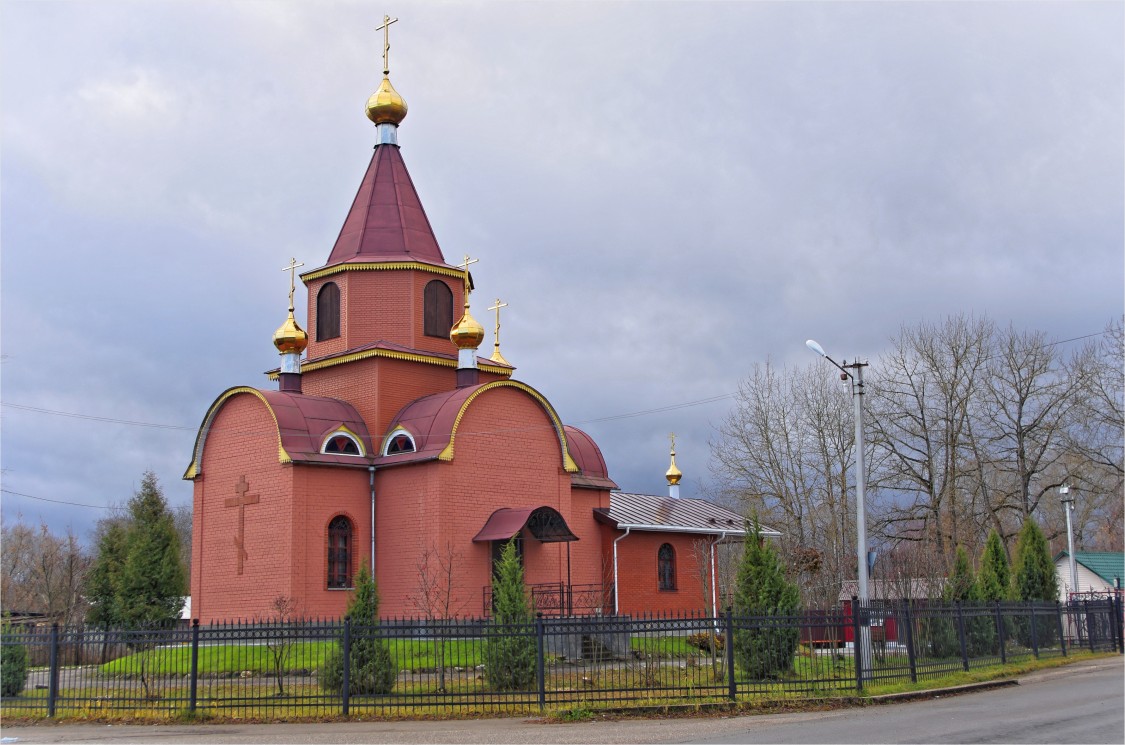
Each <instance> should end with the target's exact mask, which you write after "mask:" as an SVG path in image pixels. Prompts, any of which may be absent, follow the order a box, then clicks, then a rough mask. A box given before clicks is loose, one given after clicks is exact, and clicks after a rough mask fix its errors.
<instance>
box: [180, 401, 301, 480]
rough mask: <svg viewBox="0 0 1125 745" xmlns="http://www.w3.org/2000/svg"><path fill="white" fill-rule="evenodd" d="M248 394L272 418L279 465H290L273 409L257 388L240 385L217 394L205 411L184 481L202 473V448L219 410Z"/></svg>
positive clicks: (291, 460) (290, 459)
mask: <svg viewBox="0 0 1125 745" xmlns="http://www.w3.org/2000/svg"><path fill="white" fill-rule="evenodd" d="M241 393H249V394H250V395H252V396H256V397H257V398H258V400H259V401H261V402H262V403H263V404H264V405H265V407H266V411H268V412H269V413H270V417H272V418H273V426H274V429H276V430H277V460H278V462H279V463H292V462H293V459H292V458H291V457H289V453H287V452H285V447H284V446H283V445H282V444H281V426H280V425H278V423H277V414H276V413H274V410H273V407H272V406H270V402H269V401H267V400H266V397H265V395H263V394H262V392H261V391H259V390H258V389H257V388H251V387H250V386H248V385H240V386H236V387H234V388H228V389H227V390H225V391H223V392H222V393H221V394H219V397H218V398H216V399H215V402H214V403H212V404H211V406H210V408H208V409H207V413H206V414H205V415H204V416H203V423H202V424H200V425H199V432H198V433H196V435H195V446H194V447H193V448H192V451H191V453H192V455H191V463H190V464H189V465H188V469H187V470H186V471H184V476H183V478H184V480H185V481H193V480H195V479H196V478H197V477H198V476H199V475H200V474H202V473H203V446H204V445H206V444H207V433H208V432H210V431H211V423H212V422H213V421H215V417H216V416H218V414H219V409H221V408H222V407H223V404H225V403H226V402H227V401H228V400H230V399H231V398H233V397H235V396H237V395H239V394H241Z"/></svg>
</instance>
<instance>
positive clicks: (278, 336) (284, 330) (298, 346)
mask: <svg viewBox="0 0 1125 745" xmlns="http://www.w3.org/2000/svg"><path fill="white" fill-rule="evenodd" d="M273 345H274V346H275V347H277V351H278V352H281V353H282V354H289V353H292V352H296V353H297V354H300V353H301V352H303V351H305V347H307V346H308V345H309V335H308V334H306V333H305V332H304V331H302V330H301V327H300V326H298V325H297V321H296V319H294V318H293V311H292V310H290V311H289V317H288V318H286V319H285V323H283V324H281V326H279V327H278V329H277V331H275V332H274V333H273Z"/></svg>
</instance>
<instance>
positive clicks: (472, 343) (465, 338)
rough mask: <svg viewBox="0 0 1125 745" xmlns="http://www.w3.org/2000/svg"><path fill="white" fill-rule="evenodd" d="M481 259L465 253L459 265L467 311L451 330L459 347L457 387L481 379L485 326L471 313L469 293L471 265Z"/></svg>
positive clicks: (450, 338)
mask: <svg viewBox="0 0 1125 745" xmlns="http://www.w3.org/2000/svg"><path fill="white" fill-rule="evenodd" d="M477 261H479V259H470V258H469V255H468V254H465V260H464V261H462V262H461V263H460V264H459V265H458V266H459V267H460V268H461V271H463V272H464V273H465V313H464V315H462V316H461V320H459V321H458V322H457V323H455V324H453V328H452V329H450V331H449V340H450V341H451V342H453V343H454V345H456V347H457V387H458V388H463V387H464V386H467V385H476V384H477V382H479V380H480V371H479V370H478V369H477V348H478V347H480V343H481V342H482V341H484V326H481V325H480V324H479V323H477V320H476V319H475V318H473V317H472V315H471V314H470V313H469V293H470V292H471V291H472V289H473V283H472V279H471V278H470V275H469V265H470V264H475V263H477Z"/></svg>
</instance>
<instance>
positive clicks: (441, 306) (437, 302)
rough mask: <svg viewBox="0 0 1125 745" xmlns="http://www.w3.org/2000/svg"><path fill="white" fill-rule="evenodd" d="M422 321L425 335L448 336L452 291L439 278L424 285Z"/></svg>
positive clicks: (451, 320)
mask: <svg viewBox="0 0 1125 745" xmlns="http://www.w3.org/2000/svg"><path fill="white" fill-rule="evenodd" d="M424 301H425V303H424V304H425V309H424V323H423V327H424V330H425V332H426V336H439V337H447V336H449V330H450V329H451V328H453V291H452V290H450V289H449V285H447V284H446V283H445V282H442V281H441V280H440V279H435V280H434V281H432V282H430V283H429V284H428V285H426V292H425V296H424Z"/></svg>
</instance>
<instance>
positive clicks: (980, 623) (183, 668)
mask: <svg viewBox="0 0 1125 745" xmlns="http://www.w3.org/2000/svg"><path fill="white" fill-rule="evenodd" d="M853 607H858V611H857V612H856V613H851V612H850V611H844V610H841V611H836V612H832V611H829V612H824V611H819V612H816V613H813V612H803V613H800V614H798V615H794V616H771V617H742V616H738V615H735V614H733V613H732V612H731V611H729V610H728V611H727V612H725V613H724V614H722V615H720V616H718V617H709V616H702V615H681V616H651V617H622V616H575V617H545V616H539V617H538V618H537V619H535V620H534V621H533V622H531V623H526V624H518V625H502V624H498V623H495V622H492V621H489V620H487V619H475V620H448V621H443V620H419V619H391V620H384V621H382V622H381V623H380V624H379V625H377V626H359V625H354V624H352V623H350V622H346V621H345V622H339V621H332V622H323V621H295V622H287V623H237V624H220V625H212V626H200V625H199V624H198V623H195V624H193V625H192V626H191V627H189V628H173V629H150V630H120V629H114V630H106V629H101V630H95V629H89V628H85V629H68V628H60V627H57V626H54V627H47V628H43V627H40V628H29V629H18V628H17V629H9V630H8V631H7V632H6V633H5V636H4V642H3V645H4V648H3V655H4V657H5V662H4V666H5V667H8V665H9V663H10V661H11V659H15V657H18V656H20V652H19V650H17V649H16V647H17V646H20V647H22V648H23V650H25V651H26V652H27V655H28V658H29V660H30V669H29V673H28V677H27V681H26V684H25V686H24V688H23V689H22V690H21V691H20V692H19V693H17V694H16V695H11V696H7V695H6V696H4V697H3V699H2V706H3V713H4V715H5V716H22V715H27V716H43V715H46V716H85V717H94V718H96V717H97V716H99V715H105V716H133V715H146V716H151V715H153V714H158V713H161V712H163V713H166V714H167V715H172V714H176V713H182V712H196V713H201V714H207V713H210V714H215V715H222V716H236V717H257V716H270V717H294V718H296V717H315V716H331V715H341V714H342V715H345V716H347V715H349V714H351V713H356V712H360V713H375V712H377V713H380V714H386V715H394V714H396V713H406V712H407V711H413V712H415V713H421V714H426V713H434V714H438V713H444V712H460V713H466V712H481V713H489V712H492V713H500V712H504V713H513V712H514V713H519V712H524V711H526V712H532V711H538V710H540V709H542V708H544V707H547V706H557V705H578V706H582V707H586V708H598V707H603V706H622V705H626V706H627V705H629V704H631V703H636V702H650V703H651V702H692V703H705V702H720V701H746V700H752V699H763V700H766V699H785V698H792V697H824V696H838V695H845V694H854V693H856V692H857V691H859V692H862V691H864V690H871V689H874V688H877V687H878V686H880V685H883V684H891V683H900V682H906V681H913V682H917V681H924V680H926V679H928V678H935V677H939V676H942V675H947V674H949V673H952V672H957V671H965V670H972V669H974V668H979V667H983V666H988V665H994V664H1003V663H1012V662H1020V661H1024V660H1028V659H1032V658H1043V657H1057V656H1066V655H1068V654H1071V653H1073V652H1074V651H1075V650H1078V649H1081V650H1084V651H1090V652H1098V651H1118V652H1120V651H1122V650H1123V649H1125V644H1123V640H1122V607H1121V600H1120V599H1117V600H1104V601H1086V602H1081V603H1070V604H1067V605H1060V604H1057V603H1056V604H1015V603H994V604H987V605H984V604H982V605H967V604H966V605H962V604H956V605H942V606H935V605H928V606H919V605H911V604H908V603H900V604H872V605H869V606H858V605H857V604H854V603H853ZM731 640H734V643H733V644H731V643H730V642H731ZM763 640H765V643H766V644H767V646H762V644H763ZM770 640H778V642H779V644H780V645H781V646H782V647H784V649H782V650H781V651H780V652H778V651H777V650H774V649H771V648H770V647H769V646H768V644H769V643H772V642H770ZM751 641H754V644H757V646H754V644H751V643H750V642H751ZM747 650H750V651H749V652H748V651H747ZM790 652H792V653H791V654H790ZM9 655H13V657H11V658H9ZM755 655H760V656H764V657H769V658H771V659H772V658H774V657H777V658H778V659H781V660H782V664H780V666H775V667H774V668H772V669H771V668H770V667H769V666H764V667H763V666H762V665H760V664H758V662H760V661H761V660H759V659H756V658H755ZM345 663H347V664H345ZM379 670H384V671H389V672H386V673H385V674H380V673H379V672H378V671H379ZM763 671H765V672H763ZM5 693H7V691H5Z"/></svg>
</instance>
